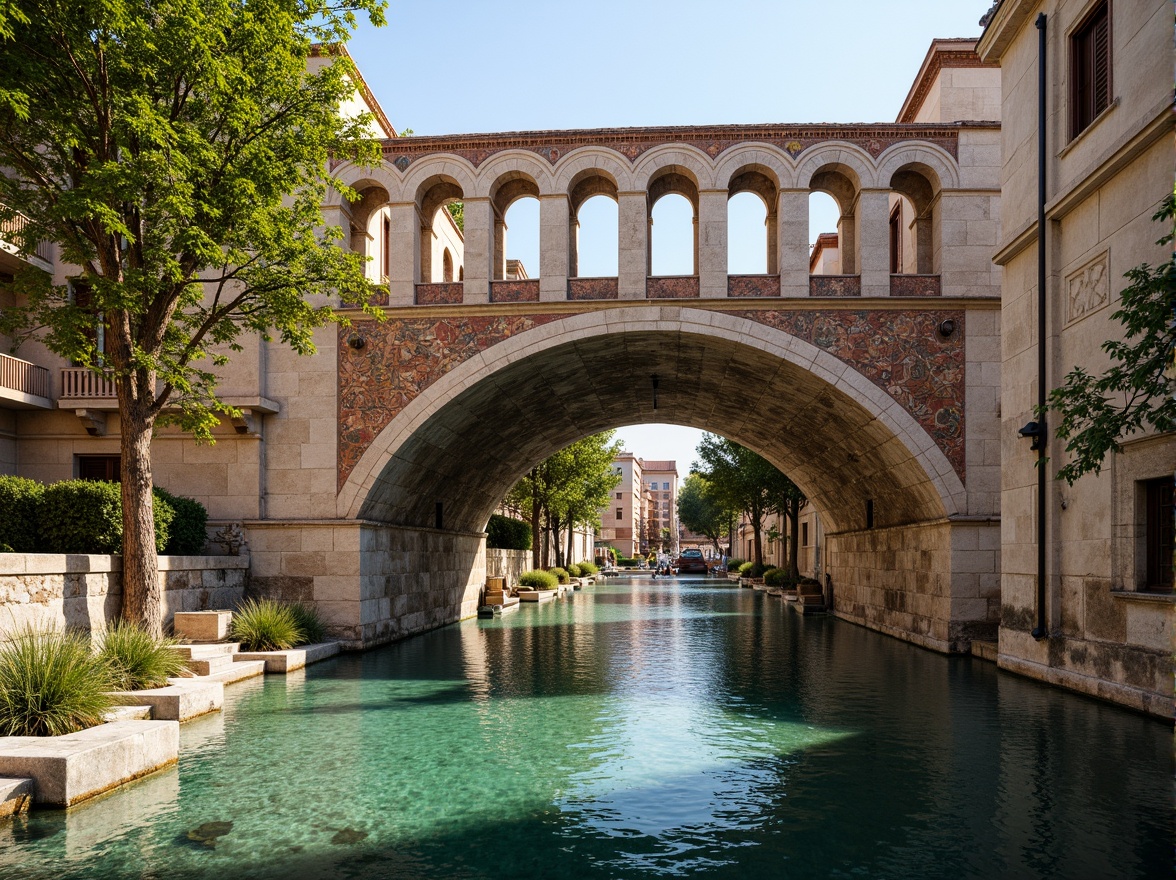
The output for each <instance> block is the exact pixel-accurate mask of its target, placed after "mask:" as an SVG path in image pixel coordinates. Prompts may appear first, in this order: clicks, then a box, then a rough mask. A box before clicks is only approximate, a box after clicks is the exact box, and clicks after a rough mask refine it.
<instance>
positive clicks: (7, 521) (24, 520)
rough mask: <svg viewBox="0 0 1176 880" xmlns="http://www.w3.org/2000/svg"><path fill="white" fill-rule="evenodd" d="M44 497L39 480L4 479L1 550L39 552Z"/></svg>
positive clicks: (0, 502)
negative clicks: (39, 526)
mask: <svg viewBox="0 0 1176 880" xmlns="http://www.w3.org/2000/svg"><path fill="white" fill-rule="evenodd" d="M44 494H45V487H44V486H43V485H41V484H40V483H38V482H37V481H36V480H30V479H27V478H26V477H0V548H3V547H5V546H6V547H7V548H8V550H7V551H5V552H9V553H12V552H16V553H34V552H36V550H37V543H38V540H37V539H38V536H39V528H38V523H39V521H40V518H41V498H42V496H43V495H44Z"/></svg>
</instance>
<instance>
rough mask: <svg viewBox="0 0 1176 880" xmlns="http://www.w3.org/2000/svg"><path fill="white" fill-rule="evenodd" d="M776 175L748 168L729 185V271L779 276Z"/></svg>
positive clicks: (741, 273) (738, 273)
mask: <svg viewBox="0 0 1176 880" xmlns="http://www.w3.org/2000/svg"><path fill="white" fill-rule="evenodd" d="M778 192H779V188H778V186H777V184H776V179H775V177H774V175H772V174H771V173H770V172H768V171H767V170H766V169H762V168H758V167H749V168H744V169H742V170H740V171H739V172H737V173H736V174H735V175H734V176H732V178H731V182H730V183H729V184H728V186H727V195H728V199H727V274H728V275H760V274H767V275H775V274H776V273H777V272H779V267H778V264H777V256H776V247H777V224H778V221H777V207H776V205H777V194H778Z"/></svg>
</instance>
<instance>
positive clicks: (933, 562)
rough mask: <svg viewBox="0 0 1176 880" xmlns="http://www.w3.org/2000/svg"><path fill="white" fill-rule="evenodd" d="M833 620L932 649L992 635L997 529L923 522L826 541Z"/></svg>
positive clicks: (963, 646)
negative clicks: (846, 622) (839, 619)
mask: <svg viewBox="0 0 1176 880" xmlns="http://www.w3.org/2000/svg"><path fill="white" fill-rule="evenodd" d="M827 540H828V542H829V573H830V577H831V578H832V581H833V603H834V612H835V613H836V614H837V616H838V617H843V618H845V619H846V620H851V621H853V622H854V623H859V624H862V625H863V626H868V627H870V628H871V629H876V630H878V631H880V632H884V633H887V634H888V635H892V636H897V637H898V638H900V639H905V640H906V641H909V642H914V643H915V644H917V645H922V646H923V647H925V648H931V649H933V650H936V651H949V652H957V651H967V650H968V649H969V647H970V645H971V641H972V639H974V638H983V639H991V638H994V637H995V635H996V628H997V623H998V621H999V615H1000V532H999V524H998V523H996V522H993V521H989V520H986V519H981V520H976V521H973V520H965V521H944V522H937V523H923V524H916V525H909V526H896V527H892V528H882V529H868V530H864V531H857V532H842V533H840V534H831V535H828V536H827Z"/></svg>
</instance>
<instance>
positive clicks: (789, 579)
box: [764, 568, 796, 590]
mask: <svg viewBox="0 0 1176 880" xmlns="http://www.w3.org/2000/svg"><path fill="white" fill-rule="evenodd" d="M764 584H766V585H767V586H769V587H783V588H784V589H786V590H795V589H796V578H794V577H793V576H792V575H791V574H789V573H788V569H786V568H769V569H768V570H767V571H765V572H764Z"/></svg>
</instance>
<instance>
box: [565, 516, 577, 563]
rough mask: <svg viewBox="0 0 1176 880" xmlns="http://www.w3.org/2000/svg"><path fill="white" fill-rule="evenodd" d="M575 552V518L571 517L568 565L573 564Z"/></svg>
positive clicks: (569, 522) (569, 521)
mask: <svg viewBox="0 0 1176 880" xmlns="http://www.w3.org/2000/svg"><path fill="white" fill-rule="evenodd" d="M575 552H576V527H575V519H574V518H573V517H570V516H569V517H568V555H567V560H568V565H571V564H572V556H573V555H574V554H575Z"/></svg>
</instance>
